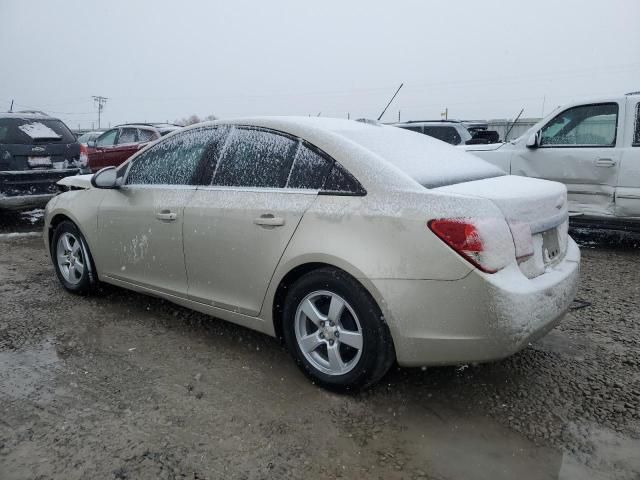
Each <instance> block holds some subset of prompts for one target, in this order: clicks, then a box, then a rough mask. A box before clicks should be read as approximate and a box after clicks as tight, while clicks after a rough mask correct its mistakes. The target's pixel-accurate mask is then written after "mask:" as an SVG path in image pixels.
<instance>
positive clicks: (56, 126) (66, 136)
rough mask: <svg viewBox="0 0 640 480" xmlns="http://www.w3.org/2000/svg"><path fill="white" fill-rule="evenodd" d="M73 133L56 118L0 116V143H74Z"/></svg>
mask: <svg viewBox="0 0 640 480" xmlns="http://www.w3.org/2000/svg"><path fill="white" fill-rule="evenodd" d="M75 141H76V140H75V137H74V135H73V133H71V131H70V130H69V129H68V128H67V126H66V125H65V124H64V123H62V121H60V120H57V119H55V118H38V119H34V118H0V143H5V144H26V145H29V144H34V143H73V142H75Z"/></svg>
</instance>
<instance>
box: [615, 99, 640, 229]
mask: <svg viewBox="0 0 640 480" xmlns="http://www.w3.org/2000/svg"><path fill="white" fill-rule="evenodd" d="M638 98H639V97H637V96H629V97H628V99H627V115H626V118H627V120H628V121H627V122H626V123H627V125H626V126H625V129H624V131H625V133H624V145H623V147H622V149H621V150H622V158H621V161H620V175H619V176H618V187H617V189H616V216H618V217H621V218H629V217H635V218H640V101H638Z"/></svg>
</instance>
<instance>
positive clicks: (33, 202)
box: [0, 168, 80, 209]
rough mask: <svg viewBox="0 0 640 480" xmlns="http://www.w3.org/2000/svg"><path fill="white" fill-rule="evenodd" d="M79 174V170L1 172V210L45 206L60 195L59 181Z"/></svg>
mask: <svg viewBox="0 0 640 480" xmlns="http://www.w3.org/2000/svg"><path fill="white" fill-rule="evenodd" d="M79 172H80V170H79V169H77V168H67V169H60V170H58V169H51V170H24V171H23V170H18V171H0V208H2V209H21V208H27V207H41V206H44V205H45V204H46V203H47V202H48V201H49V199H51V197H53V196H54V195H56V194H57V193H58V188H57V186H56V182H58V180H60V179H62V178H64V177H68V176H70V175H76V174H78V173H79Z"/></svg>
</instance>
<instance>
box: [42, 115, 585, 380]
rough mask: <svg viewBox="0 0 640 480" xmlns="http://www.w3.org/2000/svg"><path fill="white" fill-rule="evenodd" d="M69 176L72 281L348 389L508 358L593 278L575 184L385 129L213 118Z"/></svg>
mask: <svg viewBox="0 0 640 480" xmlns="http://www.w3.org/2000/svg"><path fill="white" fill-rule="evenodd" d="M60 183H61V184H62V187H63V188H65V189H66V190H67V191H66V192H65V193H62V194H60V195H58V196H56V197H55V198H53V199H52V200H51V201H50V202H49V204H48V205H47V208H46V215H45V235H44V238H45V242H46V248H47V251H48V252H49V253H50V255H51V258H52V261H53V265H54V266H55V270H56V273H57V276H58V278H59V280H60V282H61V283H62V285H63V286H64V288H66V289H67V290H69V291H71V292H76V293H83V294H84V293H87V292H90V291H92V290H94V288H95V286H96V285H97V284H98V282H107V283H110V284H114V285H118V286H121V287H124V288H128V289H131V290H136V291H139V292H143V293H146V294H149V295H154V296H158V297H162V298H165V299H168V300H170V301H172V302H175V303H177V304H180V305H183V306H186V307H189V308H192V309H194V310H198V311H200V312H204V313H207V314H210V315H212V316H215V317H218V318H222V319H225V320H228V321H231V322H235V323H237V324H240V325H244V326H246V327H249V328H252V329H255V330H259V331H261V332H264V333H266V334H269V335H273V336H278V337H281V338H283V339H284V341H285V342H286V345H287V347H288V348H289V350H290V351H291V353H292V355H293V357H294V358H295V360H296V362H297V363H298V365H299V366H300V367H301V369H302V370H303V371H304V372H305V373H306V374H307V375H308V376H309V377H311V378H312V379H313V380H314V381H315V382H317V383H318V384H320V385H322V386H325V387H327V388H332V389H361V388H365V387H367V386H370V385H372V384H373V383H375V382H376V381H378V380H379V379H380V378H382V376H383V375H384V374H385V373H386V372H387V370H388V369H389V367H390V366H391V365H392V364H393V363H394V362H397V363H398V364H399V365H403V366H422V365H434V364H457V363H463V362H480V361H489V360H494V359H499V358H503V357H505V356H508V355H510V354H512V353H514V352H516V351H518V350H519V349H521V348H523V347H524V346H526V345H527V344H528V342H530V341H531V340H532V339H535V338H536V337H539V336H541V335H543V334H545V333H546V332H547V331H549V330H550V329H551V328H553V326H554V325H556V324H557V323H558V322H559V321H560V320H561V318H562V316H563V315H564V313H565V312H566V310H567V308H568V306H569V305H570V303H571V301H572V299H573V296H574V294H575V291H576V286H577V281H578V271H579V263H580V252H579V250H578V248H577V246H576V244H575V243H574V242H573V240H572V239H571V238H570V237H569V236H568V234H567V227H568V217H567V199H566V190H565V187H564V186H563V185H561V184H558V183H554V182H547V181H543V180H536V179H531V178H524V177H514V176H510V175H505V174H504V172H502V171H501V170H499V169H497V168H496V167H493V166H491V165H489V164H488V163H485V162H484V161H482V160H480V159H478V158H475V157H472V156H471V155H469V154H466V153H464V152H460V151H457V150H456V149H455V148H453V147H450V146H448V145H446V144H444V143H443V142H440V141H437V140H435V139H431V138H429V137H427V136H424V135H420V134H416V133H412V132H409V131H405V130H401V129H398V128H395V127H392V126H384V125H379V124H377V123H375V122H357V121H347V120H334V119H322V118H293V117H273V118H252V119H240V120H234V121H218V122H212V123H204V124H198V125H195V126H193V127H190V128H188V129H184V130H181V131H178V132H175V133H172V134H169V135H168V136H167V137H164V138H163V139H161V140H159V141H158V142H156V143H155V144H153V145H150V146H148V147H147V148H145V149H144V150H142V151H140V152H138V153H137V154H136V155H134V156H133V157H132V158H131V159H130V160H129V161H127V162H126V163H125V164H123V165H122V166H120V167H119V168H117V169H116V168H113V167H109V168H106V169H103V170H101V171H100V172H98V173H97V174H95V175H94V176H93V177H92V176H76V177H68V178H66V179H64V180H62V181H61V182H60Z"/></svg>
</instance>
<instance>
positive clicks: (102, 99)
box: [93, 95, 109, 130]
mask: <svg viewBox="0 0 640 480" xmlns="http://www.w3.org/2000/svg"><path fill="white" fill-rule="evenodd" d="M107 100H109V99H108V98H107V97H100V96H98V95H94V96H93V101H94V102H96V103H97V104H98V130H100V114H101V113H102V109H103V108H104V106H105V104H106V103H107Z"/></svg>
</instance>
